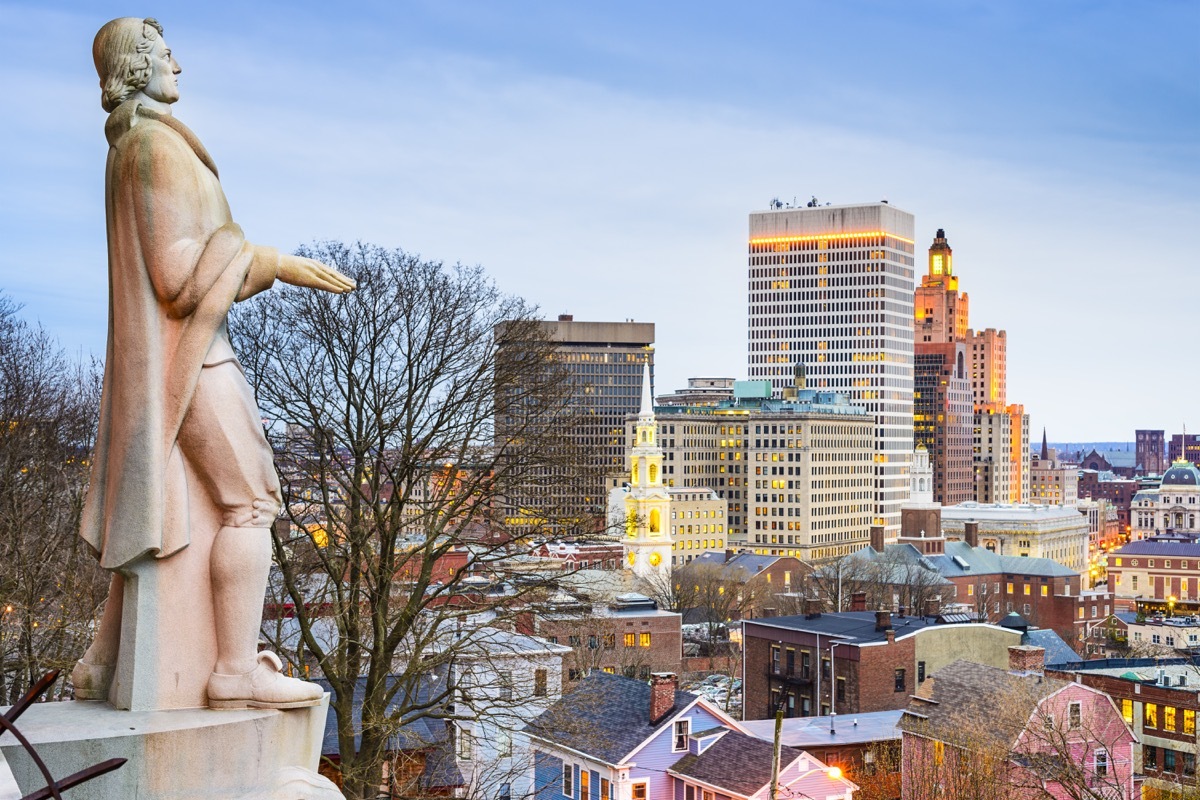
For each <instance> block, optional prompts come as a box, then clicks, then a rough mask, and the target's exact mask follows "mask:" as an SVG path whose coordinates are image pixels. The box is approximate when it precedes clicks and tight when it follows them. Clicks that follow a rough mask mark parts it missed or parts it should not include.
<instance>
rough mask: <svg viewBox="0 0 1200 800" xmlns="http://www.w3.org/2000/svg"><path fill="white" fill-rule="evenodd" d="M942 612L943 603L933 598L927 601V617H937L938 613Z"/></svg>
mask: <svg viewBox="0 0 1200 800" xmlns="http://www.w3.org/2000/svg"><path fill="white" fill-rule="evenodd" d="M941 610H942V601H941V600H938V599H937V598H935V597H931V598H929V599H928V600H926V601H925V616H927V617H936V616H937V615H938V612H939V611H941Z"/></svg>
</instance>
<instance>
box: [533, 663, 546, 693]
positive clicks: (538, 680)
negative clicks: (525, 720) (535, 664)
mask: <svg viewBox="0 0 1200 800" xmlns="http://www.w3.org/2000/svg"><path fill="white" fill-rule="evenodd" d="M546 675H547V673H546V670H544V669H535V670H534V671H533V696H534V697H545V696H546Z"/></svg>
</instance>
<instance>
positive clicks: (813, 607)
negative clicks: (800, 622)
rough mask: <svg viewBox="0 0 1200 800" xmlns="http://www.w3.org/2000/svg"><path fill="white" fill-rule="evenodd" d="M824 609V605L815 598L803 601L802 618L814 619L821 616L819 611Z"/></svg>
mask: <svg viewBox="0 0 1200 800" xmlns="http://www.w3.org/2000/svg"><path fill="white" fill-rule="evenodd" d="M824 608H825V604H824V603H823V602H821V601H820V600H818V599H817V598H815V597H808V598H805V600H804V616H806V617H808V618H809V619H816V618H817V617H819V616H821V611H822V610H823V609H824Z"/></svg>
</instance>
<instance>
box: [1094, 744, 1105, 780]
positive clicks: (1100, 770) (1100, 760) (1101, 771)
mask: <svg viewBox="0 0 1200 800" xmlns="http://www.w3.org/2000/svg"><path fill="white" fill-rule="evenodd" d="M1107 774H1108V751H1107V750H1097V751H1096V776H1097V777H1100V778H1102V777H1104V776H1105V775H1107Z"/></svg>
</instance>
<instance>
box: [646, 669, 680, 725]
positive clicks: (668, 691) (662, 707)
mask: <svg viewBox="0 0 1200 800" xmlns="http://www.w3.org/2000/svg"><path fill="white" fill-rule="evenodd" d="M678 685H679V679H678V678H676V677H675V673H674V672H655V673H654V674H653V675H651V676H650V724H651V725H657V724H658V723H660V722H662V720H663V718H664V717H666V716H667V714H670V713H671V709H673V708H675V690H676V688H678Z"/></svg>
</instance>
